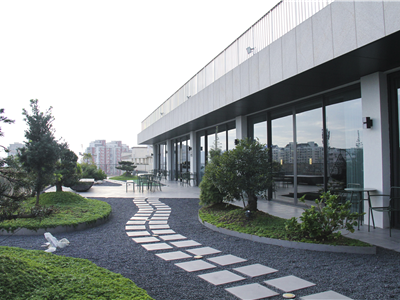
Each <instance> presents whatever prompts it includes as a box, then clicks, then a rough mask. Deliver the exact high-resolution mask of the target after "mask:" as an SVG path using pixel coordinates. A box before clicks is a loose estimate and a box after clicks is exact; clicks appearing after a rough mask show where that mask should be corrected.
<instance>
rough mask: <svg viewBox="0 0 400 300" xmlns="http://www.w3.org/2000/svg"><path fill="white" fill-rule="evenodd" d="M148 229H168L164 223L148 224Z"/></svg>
mask: <svg viewBox="0 0 400 300" xmlns="http://www.w3.org/2000/svg"><path fill="white" fill-rule="evenodd" d="M149 228H150V229H169V228H170V227H169V225H167V224H164V225H149Z"/></svg>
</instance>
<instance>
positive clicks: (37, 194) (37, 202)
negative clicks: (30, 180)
mask: <svg viewBox="0 0 400 300" xmlns="http://www.w3.org/2000/svg"><path fill="white" fill-rule="evenodd" d="M39 197H40V192H38V191H36V204H35V206H39Z"/></svg>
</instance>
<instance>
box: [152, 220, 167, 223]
mask: <svg viewBox="0 0 400 300" xmlns="http://www.w3.org/2000/svg"><path fill="white" fill-rule="evenodd" d="M149 224H168V221H165V220H163V221H154V220H153V221H149Z"/></svg>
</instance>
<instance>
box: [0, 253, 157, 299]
mask: <svg viewBox="0 0 400 300" xmlns="http://www.w3.org/2000/svg"><path fill="white" fill-rule="evenodd" d="M0 270H1V272H0V282H1V286H0V294H1V299H5V300H8V299H13V300H19V299H21V300H22V299H24V300H25V299H99V300H101V299H127V300H128V299H129V300H135V299H138V300H139V299H140V300H145V299H148V300H151V299H152V298H151V297H150V296H149V295H148V294H147V292H146V291H145V290H143V289H141V288H139V287H138V286H136V284H135V283H133V282H132V281H131V280H130V279H127V278H125V277H123V276H122V275H121V274H116V273H113V272H111V271H108V270H106V269H104V268H100V267H98V266H96V265H95V264H94V263H92V262H90V261H89V260H86V259H81V258H71V257H64V256H58V255H54V254H51V253H45V252H44V251H39V250H24V249H21V248H15V247H0Z"/></svg>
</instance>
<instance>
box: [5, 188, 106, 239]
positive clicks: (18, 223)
mask: <svg viewBox="0 0 400 300" xmlns="http://www.w3.org/2000/svg"><path fill="white" fill-rule="evenodd" d="M24 205H25V206H26V207H27V208H28V207H29V208H30V207H32V206H34V205H35V198H30V199H28V200H27V201H26V203H24ZM39 207H41V208H43V209H44V210H46V208H48V207H51V209H52V210H53V213H52V214H50V215H47V216H44V217H40V218H38V217H37V218H16V219H14V220H5V221H3V222H0V229H4V230H6V231H11V232H13V231H15V230H16V229H18V228H27V229H31V230H37V229H39V228H54V227H57V226H78V225H79V224H81V223H86V224H90V223H94V222H96V221H97V220H98V219H104V218H107V217H108V216H109V215H110V214H111V206H110V205H109V204H108V203H106V202H104V201H99V200H94V199H86V198H84V197H82V196H80V195H78V194H74V193H71V192H52V193H44V194H41V195H40V198H39Z"/></svg>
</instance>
